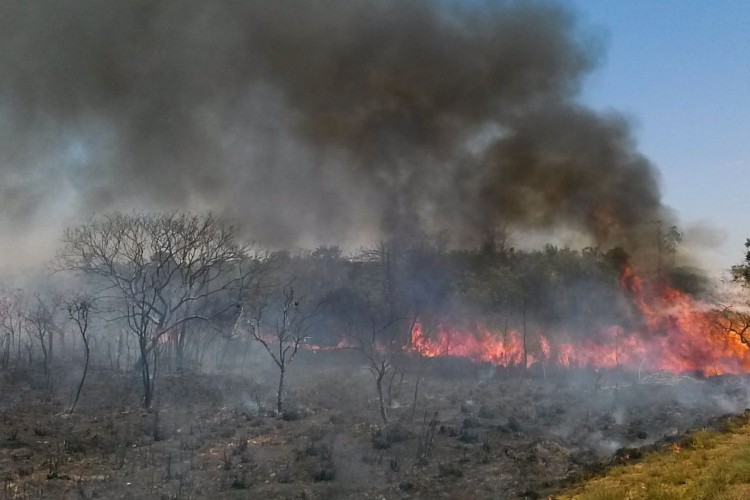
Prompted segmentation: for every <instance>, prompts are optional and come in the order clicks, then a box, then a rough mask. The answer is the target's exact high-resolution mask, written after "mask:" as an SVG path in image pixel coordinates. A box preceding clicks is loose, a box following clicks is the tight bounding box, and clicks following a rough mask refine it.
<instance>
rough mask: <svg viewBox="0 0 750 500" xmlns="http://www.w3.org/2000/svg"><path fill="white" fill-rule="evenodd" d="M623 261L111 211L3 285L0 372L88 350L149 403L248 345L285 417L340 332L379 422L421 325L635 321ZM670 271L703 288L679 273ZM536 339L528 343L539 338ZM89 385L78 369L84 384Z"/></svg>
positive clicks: (591, 252)
mask: <svg viewBox="0 0 750 500" xmlns="http://www.w3.org/2000/svg"><path fill="white" fill-rule="evenodd" d="M628 264H629V263H628V255H627V253H626V252H625V251H624V250H623V249H620V248H614V249H609V250H606V251H604V250H600V249H596V248H586V249H583V250H580V251H579V250H573V249H570V248H558V247H555V246H551V245H548V246H546V247H544V248H543V249H541V250H533V251H521V250H514V249H513V248H508V247H506V246H502V245H495V244H492V242H488V244H487V245H484V246H483V247H482V248H479V249H468V250H467V249H461V250H456V249H449V248H448V247H447V246H446V245H445V243H444V242H443V241H442V240H441V238H440V237H433V236H415V237H410V238H401V239H393V240H389V241H384V242H382V243H380V244H379V245H377V246H374V247H371V248H363V249H360V250H358V251H356V252H353V253H348V254H345V253H344V252H342V250H341V249H340V248H338V247H320V248H317V249H315V250H311V251H299V252H287V251H277V252H270V251H267V250H264V249H262V248H259V247H257V246H255V245H253V244H250V243H248V242H246V241H244V240H243V239H242V238H241V237H240V232H239V230H238V229H237V228H236V227H234V226H232V225H229V224H227V223H225V222H224V221H222V220H220V219H217V218H215V217H213V216H211V215H207V214H202V215H194V214H186V213H168V214H148V213H136V214H122V213H115V214H110V215H104V216H99V217H96V218H93V219H92V220H90V221H88V222H87V223H85V224H82V225H80V226H76V227H72V228H69V229H67V230H66V231H65V233H64V235H63V238H62V241H61V245H60V251H59V254H58V257H57V259H56V260H55V262H54V264H53V268H54V270H55V274H54V280H53V282H54V283H55V284H54V285H48V286H46V287H44V288H42V287H40V288H39V289H37V290H20V289H10V288H9V289H6V291H5V292H4V294H3V297H2V301H0V321H1V322H2V323H1V324H2V338H1V339H0V369H2V370H6V371H7V370H9V369H17V368H19V367H40V369H41V370H42V371H43V372H44V373H45V374H47V378H48V380H49V381H50V385H52V379H53V377H51V376H50V373H51V366H52V364H53V361H54V359H56V357H58V356H65V357H68V358H69V357H71V356H73V357H77V359H79V360H80V362H81V365H82V366H86V367H87V366H88V360H89V356H90V357H91V360H92V363H93V364H94V365H96V366H99V367H106V368H109V369H114V370H121V371H135V372H136V373H138V375H139V377H140V380H141V382H142V388H143V404H144V405H145V406H149V405H150V404H151V403H152V401H153V397H154V391H155V387H156V380H157V378H158V374H160V373H163V372H165V371H174V372H179V371H183V370H187V369H189V370H194V371H200V370H207V369H213V368H215V367H217V366H221V367H224V368H226V367H228V366H235V367H237V366H239V367H240V369H244V367H243V366H242V363H243V360H244V358H242V355H241V354H240V353H242V352H244V353H246V352H247V345H248V344H249V343H251V342H254V343H256V345H259V346H262V348H263V349H264V350H265V351H266V352H267V353H268V355H269V356H270V357H271V358H272V360H273V362H274V364H275V365H276V366H277V367H278V369H279V383H278V391H277V396H278V397H277V408H278V410H279V411H282V409H283V394H284V381H285V375H286V370H287V367H288V365H289V363H290V362H291V361H292V360H293V359H294V357H295V355H296V354H297V353H298V352H299V351H300V349H303V348H305V347H306V346H310V345H315V346H322V347H325V346H335V345H337V344H339V343H341V342H342V341H343V342H345V343H346V344H347V345H349V346H352V347H356V348H357V349H359V350H360V351H361V352H362V354H363V359H364V360H366V362H367V363H368V364H369V366H370V368H371V370H372V372H373V374H374V376H375V382H376V386H377V390H378V394H379V396H380V400H381V412H382V414H383V419H384V420H387V415H386V407H387V404H386V401H385V399H386V395H385V394H384V384H386V383H387V381H388V379H389V377H390V376H392V374H393V373H394V372H395V371H396V370H397V369H398V367H397V365H398V363H399V359H400V358H399V357H402V356H404V355H406V354H408V347H409V345H410V342H411V333H412V331H413V328H414V325H415V323H416V322H417V321H419V322H420V324H421V325H422V328H423V331H424V332H425V334H426V335H427V336H429V335H431V332H434V331H436V330H437V329H438V328H439V327H440V326H441V325H445V324H450V325H454V326H456V327H462V328H466V330H467V331H472V328H474V327H476V326H477V325H482V326H483V327H484V328H488V329H491V330H496V331H498V332H501V331H507V330H508V329H513V330H515V331H522V332H523V335H524V343H525V341H526V334H527V332H540V331H544V332H545V335H547V336H548V337H551V338H552V340H554V335H555V334H556V332H565V335H573V336H575V335H581V336H583V335H589V334H590V333H591V332H594V331H596V330H597V329H599V328H600V327H602V326H603V325H607V324H615V323H616V324H621V325H627V324H628V323H629V322H632V321H637V315H634V314H633V306H632V301H631V300H630V298H629V297H628V291H627V290H625V289H623V287H622V286H621V285H620V283H619V278H620V275H621V273H622V270H623V268H624V267H625V266H627V265H628ZM665 276H667V277H669V278H671V279H672V280H673V282H674V283H680V282H683V283H686V284H687V285H689V286H691V287H696V286H698V284H700V279H697V278H695V276H694V275H693V274H691V273H680V272H679V270H674V269H673V270H671V271H670V272H665ZM531 337H532V335H531V334H530V339H529V347H528V349H534V348H537V347H534V342H538V340H534V338H531ZM526 348H527V347H526V346H525V347H524V349H526ZM524 354H525V353H524ZM238 356H239V357H240V360H239V361H238ZM227 359H231V360H232V363H228V361H227ZM233 363H234V364H233ZM237 363H239V365H238V364H237ZM84 380H85V370H84V375H83V378H82V380H81V383H80V385H79V393H80V387H81V386H82V385H83V381H84ZM74 407H75V404H74V403H73V405H72V406H71V410H72V409H73V408H74Z"/></svg>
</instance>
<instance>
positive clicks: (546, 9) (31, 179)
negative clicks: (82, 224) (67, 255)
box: [0, 0, 666, 248]
mask: <svg viewBox="0 0 750 500" xmlns="http://www.w3.org/2000/svg"><path fill="white" fill-rule="evenodd" d="M0 44H1V46H2V47H3V48H2V50H0V180H1V181H2V182H1V184H0V196H1V198H0V207H1V208H2V214H3V217H4V223H5V227H6V229H8V228H10V229H12V230H15V231H24V230H27V229H28V228H29V226H30V225H32V224H35V223H36V222H37V221H39V220H47V219H49V218H50V217H52V218H54V217H55V216H60V214H67V215H70V216H81V215H86V214H90V213H91V212H94V211H97V212H101V211H106V210H110V209H128V208H133V207H141V208H146V209H191V210H196V209H210V210H213V211H215V212H218V213H220V214H222V215H226V216H230V217H233V218H236V219H238V220H240V221H241V222H242V223H243V224H244V225H245V226H246V227H247V228H248V230H249V231H250V234H251V235H252V236H253V237H254V238H255V239H257V240H258V241H261V242H263V243H266V244H308V243H317V242H322V241H329V242H330V241H361V240H363V239H367V238H378V237H383V236H391V235H398V234H403V233H409V232H414V231H418V230H421V231H435V230H444V229H445V230H448V231H449V233H450V234H453V235H454V237H456V238H467V239H468V240H467V241H471V238H474V237H476V235H478V234H481V233H482V232H484V231H486V230H487V229H489V228H491V227H494V226H497V225H503V226H511V227H513V226H516V227H531V228H536V229H545V228H556V227H565V228H570V229H573V230H576V231H579V232H582V233H584V234H586V235H588V236H589V237H590V238H591V239H592V240H593V241H594V242H597V243H603V244H604V243H606V244H624V245H626V246H628V247H631V248H632V247H635V246H637V241H638V239H639V238H640V237H641V236H642V234H643V233H644V231H648V230H649V229H648V227H649V225H650V224H651V223H652V222H653V220H655V219H663V218H664V217H665V216H666V215H665V209H664V207H663V206H662V205H661V202H660V193H659V188H658V183H657V174H656V172H655V170H654V168H653V167H652V166H651V165H650V164H649V162H648V161H647V160H646V159H645V158H643V157H642V156H641V155H640V154H638V152H637V151H636V149H635V147H634V144H633V139H632V136H631V134H630V131H629V129H628V125H627V123H626V122H625V121H624V120H623V119H621V118H619V117H617V116H602V115H600V114H597V113H595V112H592V111H591V110H588V109H585V108H583V107H581V106H580V105H579V104H578V103H577V101H576V96H577V92H578V90H579V87H580V84H581V81H582V78H583V77H584V76H585V75H586V73H587V72H588V71H589V70H591V69H592V68H593V67H594V65H595V63H596V62H597V59H598V56H599V55H600V44H598V43H597V42H596V40H593V39H590V38H587V37H586V36H585V33H582V32H581V30H580V29H579V28H578V26H577V25H576V22H575V19H574V16H573V15H571V14H570V13H569V12H567V11H565V10H564V9H562V8H561V7H559V6H557V5H555V4H552V3H548V2H541V1H528V2H520V1H516V2H513V1H496V2H465V1H463V2H461V1H443V0H434V1H426V0H424V1H420V0H369V1H364V0H308V1H293V0H267V1H261V0H255V1H210V2H207V1H204V0H184V1H180V2H176V1H156V0H134V1H128V2H123V1H119V0H100V1H82V0H35V1H33V2H29V1H27V0H16V1H14V0H8V1H5V2H2V3H0ZM651 228H652V226H651ZM651 231H652V229H651ZM652 232H653V231H652Z"/></svg>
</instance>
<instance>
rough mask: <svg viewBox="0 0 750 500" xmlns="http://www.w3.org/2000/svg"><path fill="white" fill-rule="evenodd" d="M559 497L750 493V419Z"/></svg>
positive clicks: (588, 499) (591, 499) (601, 499)
mask: <svg viewBox="0 0 750 500" xmlns="http://www.w3.org/2000/svg"><path fill="white" fill-rule="evenodd" d="M557 498H558V499H560V500H562V499H571V500H573V499H576V500H610V499H611V500H623V499H628V500H636V499H655V500H659V499H696V498H700V499H717V500H721V499H746V498H750V422H749V421H748V420H747V418H744V419H742V421H741V422H738V423H735V424H730V425H729V427H728V429H727V430H726V431H725V432H717V431H701V432H697V433H695V434H693V435H692V436H691V437H690V438H688V439H687V440H685V441H684V442H682V443H681V444H679V445H677V444H674V445H671V446H668V447H666V448H664V449H662V450H660V451H655V452H652V453H650V454H648V455H646V457H645V458H644V459H643V460H642V461H640V462H638V463H636V464H629V465H622V466H616V467H612V468H610V469H609V470H608V471H607V473H606V475H605V476H603V477H598V478H594V479H590V480H588V481H586V482H585V483H583V484H581V485H579V486H578V487H576V488H575V489H573V490H571V491H570V492H568V493H566V494H564V495H561V496H559V497H557Z"/></svg>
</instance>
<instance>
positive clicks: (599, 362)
mask: <svg viewBox="0 0 750 500" xmlns="http://www.w3.org/2000/svg"><path fill="white" fill-rule="evenodd" d="M620 285H621V286H622V287H623V288H624V289H625V290H626V291H627V293H628V295H629V296H630V299H631V300H632V302H633V304H634V305H635V308H636V310H637V312H638V313H639V314H640V318H639V319H640V320H641V321H640V322H639V323H640V324H641V325H642V326H640V327H639V328H638V329H637V330H633V331H629V330H626V329H625V328H624V327H622V326H618V325H612V326H609V327H606V328H603V329H601V331H598V332H593V333H595V335H589V336H587V337H586V339H585V340H579V341H575V342H572V341H559V340H558V339H562V340H564V339H569V338H570V337H571V336H570V335H566V332H564V331H557V332H555V335H544V334H539V333H536V332H528V331H527V332H526V335H527V339H526V340H527V342H524V338H523V337H524V336H523V333H522V332H519V331H517V330H508V331H505V332H499V331H491V330H490V329H488V328H486V327H484V326H481V325H480V326H478V327H475V328H471V329H460V328H454V327H451V326H449V325H447V324H440V325H438V327H437V328H435V329H434V330H435V331H434V332H431V334H430V335H429V336H428V335H426V333H425V331H424V327H423V325H422V323H421V322H420V321H417V322H416V323H415V325H414V328H413V330H412V332H411V345H410V348H411V349H412V350H414V351H416V352H419V353H420V354H421V355H423V356H426V357H435V356H455V357H463V358H468V359H471V360H474V361H477V362H487V363H493V364H496V365H502V366H523V364H524V359H525V363H526V365H527V366H530V365H533V364H535V363H540V362H543V363H552V364H557V365H561V366H565V367H590V368H614V367H629V368H645V369H649V370H665V371H669V372H673V373H685V372H693V373H701V374H703V375H720V374H727V373H744V372H750V348H748V345H747V344H746V343H744V342H743V339H742V338H741V336H740V335H738V334H736V333H734V332H732V331H731V329H730V328H727V327H726V325H725V324H723V321H722V317H721V316H720V314H719V313H718V311H716V310H715V309H713V310H712V309H710V308H708V307H706V306H705V305H703V304H702V303H700V302H698V301H696V300H695V299H694V298H692V297H691V296H689V295H687V294H685V293H682V292H680V291H678V290H675V289H673V288H670V287H668V286H651V287H649V286H646V285H645V284H644V282H643V280H641V278H639V277H638V276H637V275H636V273H635V271H634V270H633V269H632V268H630V267H628V268H626V269H625V270H624V271H623V273H622V275H621V278H620ZM532 339H533V340H534V346H535V347H534V348H533V349H532V348H530V347H528V344H529V343H530V341H531V340H532ZM525 346H527V347H525ZM524 351H526V352H524ZM524 354H525V355H524Z"/></svg>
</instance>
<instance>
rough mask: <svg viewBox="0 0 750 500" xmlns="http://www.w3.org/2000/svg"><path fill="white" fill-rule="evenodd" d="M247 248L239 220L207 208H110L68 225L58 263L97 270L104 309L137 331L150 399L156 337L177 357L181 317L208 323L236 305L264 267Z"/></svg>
mask: <svg viewBox="0 0 750 500" xmlns="http://www.w3.org/2000/svg"><path fill="white" fill-rule="evenodd" d="M250 250H251V248H250V247H249V246H248V245H246V244H243V243H241V242H239V241H237V228H236V227H234V226H231V225H227V224H225V223H224V222H223V221H221V220H218V219H216V218H214V217H213V216H212V215H211V214H204V215H193V214H187V213H179V212H173V213H166V214H145V213H135V214H132V215H126V214H122V213H113V214H109V215H104V216H100V217H96V218H93V219H92V220H91V221H89V222H88V223H86V224H83V225H80V226H77V227H73V228H69V229H67V230H66V231H65V233H64V236H63V249H62V250H61V251H60V253H59V255H58V261H57V267H58V268H59V269H63V270H71V271H77V272H82V273H85V274H88V275H93V276H96V277H98V278H99V282H100V286H99V291H98V294H99V298H100V299H102V302H103V304H106V307H105V308H104V310H105V311H108V312H109V315H110V319H111V320H119V321H123V322H125V323H126V324H127V327H128V329H129V330H130V332H131V333H132V334H134V335H135V337H136V339H137V343H138V349H139V354H140V358H139V363H138V366H139V368H140V372H141V378H142V383H143V391H144V398H143V404H144V406H145V407H149V406H151V403H152V400H153V394H154V386H155V381H156V370H157V360H158V352H159V351H158V347H159V345H160V344H161V343H163V342H174V343H176V345H177V346H178V347H177V349H176V350H177V356H178V360H179V359H181V358H180V356H181V353H183V352H184V351H183V350H184V341H185V338H184V335H186V334H187V332H188V331H189V330H188V329H181V327H182V326H183V325H185V324H186V323H188V322H196V321H202V322H206V323H207V324H210V322H211V321H212V320H213V319H214V318H217V317H220V316H221V315H222V314H223V313H224V312H226V311H229V310H230V309H231V308H233V307H236V304H238V303H239V301H240V300H242V296H243V293H244V291H245V290H246V289H247V287H248V286H249V285H250V284H251V282H252V281H253V280H254V279H255V278H256V277H257V276H258V274H259V271H260V269H261V267H262V258H261V257H260V256H259V255H257V254H256V255H251V254H250Z"/></svg>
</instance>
